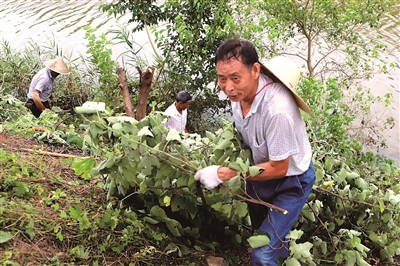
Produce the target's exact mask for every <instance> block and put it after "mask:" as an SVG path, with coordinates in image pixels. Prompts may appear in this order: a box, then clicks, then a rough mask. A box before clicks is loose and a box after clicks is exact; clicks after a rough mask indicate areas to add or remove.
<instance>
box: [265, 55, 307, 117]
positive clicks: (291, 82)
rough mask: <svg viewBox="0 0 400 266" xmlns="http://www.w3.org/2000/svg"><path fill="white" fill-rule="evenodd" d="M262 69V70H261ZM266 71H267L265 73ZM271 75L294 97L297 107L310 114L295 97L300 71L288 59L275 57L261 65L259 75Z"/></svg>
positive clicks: (302, 102) (304, 105) (304, 104)
mask: <svg viewBox="0 0 400 266" xmlns="http://www.w3.org/2000/svg"><path fill="white" fill-rule="evenodd" d="M263 68H264V69H263ZM265 70H267V71H265ZM268 72H270V73H272V74H273V75H274V76H275V77H276V78H278V79H279V80H280V81H281V82H282V83H283V84H284V85H285V86H286V87H287V88H288V89H289V90H290V91H291V92H292V93H293V95H294V97H295V99H296V102H297V106H298V107H299V108H300V109H302V110H303V111H304V112H306V113H308V114H311V110H310V107H308V105H307V104H306V103H305V102H304V100H303V99H302V98H301V97H300V96H299V95H297V93H296V92H295V88H296V86H297V83H299V80H300V70H299V69H298V68H297V66H296V65H295V64H294V63H293V61H291V60H290V59H289V58H287V57H284V56H277V57H274V58H272V59H270V60H269V61H268V62H267V63H266V64H264V65H263V64H261V73H265V74H266V73H268Z"/></svg>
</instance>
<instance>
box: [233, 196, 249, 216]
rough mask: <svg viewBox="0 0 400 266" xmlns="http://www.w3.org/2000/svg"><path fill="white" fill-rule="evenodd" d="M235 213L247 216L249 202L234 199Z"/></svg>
mask: <svg viewBox="0 0 400 266" xmlns="http://www.w3.org/2000/svg"><path fill="white" fill-rule="evenodd" d="M232 211H233V212H234V213H233V214H234V215H237V216H239V217H245V216H246V215H247V214H248V209H247V204H246V203H245V202H242V201H238V200H233V209H232Z"/></svg>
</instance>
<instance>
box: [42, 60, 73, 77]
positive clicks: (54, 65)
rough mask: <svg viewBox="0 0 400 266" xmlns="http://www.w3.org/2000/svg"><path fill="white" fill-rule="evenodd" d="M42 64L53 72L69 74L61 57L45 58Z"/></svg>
mask: <svg viewBox="0 0 400 266" xmlns="http://www.w3.org/2000/svg"><path fill="white" fill-rule="evenodd" d="M44 64H45V65H46V66H47V67H48V68H50V69H51V70H53V71H54V72H57V73H60V74H69V73H70V72H69V69H68V67H67V65H66V64H65V63H64V61H63V60H62V58H61V57H57V58H54V59H50V60H46V61H45V62H44Z"/></svg>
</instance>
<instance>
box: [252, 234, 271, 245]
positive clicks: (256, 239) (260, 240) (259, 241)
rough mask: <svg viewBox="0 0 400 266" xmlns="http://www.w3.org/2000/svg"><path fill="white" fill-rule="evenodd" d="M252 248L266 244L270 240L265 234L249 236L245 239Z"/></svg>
mask: <svg viewBox="0 0 400 266" xmlns="http://www.w3.org/2000/svg"><path fill="white" fill-rule="evenodd" d="M247 241H248V242H249V244H250V246H251V247H252V248H259V247H263V246H265V245H268V244H269V242H270V240H269V237H268V236H266V235H258V236H251V237H249V238H248V239H247Z"/></svg>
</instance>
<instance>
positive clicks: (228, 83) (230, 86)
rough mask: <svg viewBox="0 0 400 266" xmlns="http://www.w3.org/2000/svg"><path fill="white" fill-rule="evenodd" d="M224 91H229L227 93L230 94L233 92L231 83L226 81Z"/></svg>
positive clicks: (233, 87) (233, 88)
mask: <svg viewBox="0 0 400 266" xmlns="http://www.w3.org/2000/svg"><path fill="white" fill-rule="evenodd" d="M225 90H226V91H229V92H232V91H234V90H235V86H234V84H233V82H232V81H227V82H226V84H225Z"/></svg>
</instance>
